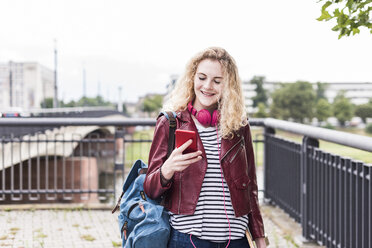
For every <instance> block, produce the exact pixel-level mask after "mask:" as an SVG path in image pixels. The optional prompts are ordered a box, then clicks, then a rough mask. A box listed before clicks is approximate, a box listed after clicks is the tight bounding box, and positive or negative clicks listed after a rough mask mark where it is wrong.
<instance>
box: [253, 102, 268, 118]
mask: <svg viewBox="0 0 372 248" xmlns="http://www.w3.org/2000/svg"><path fill="white" fill-rule="evenodd" d="M254 117H256V118H266V117H267V113H266V106H265V104H264V103H263V102H260V103H259V104H258V111H257V113H255V114H254Z"/></svg>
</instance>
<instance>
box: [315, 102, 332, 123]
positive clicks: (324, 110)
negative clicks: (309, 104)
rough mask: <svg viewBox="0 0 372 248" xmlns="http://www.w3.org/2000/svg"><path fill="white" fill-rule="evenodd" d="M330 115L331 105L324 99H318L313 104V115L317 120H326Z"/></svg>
mask: <svg viewBox="0 0 372 248" xmlns="http://www.w3.org/2000/svg"><path fill="white" fill-rule="evenodd" d="M331 115H332V105H331V104H330V103H329V102H328V101H327V100H326V99H323V98H322V99H320V100H319V101H318V102H317V103H316V105H315V117H316V118H317V119H318V121H319V122H322V121H325V120H327V118H328V117H330V116H331Z"/></svg>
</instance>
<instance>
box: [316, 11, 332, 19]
mask: <svg viewBox="0 0 372 248" xmlns="http://www.w3.org/2000/svg"><path fill="white" fill-rule="evenodd" d="M331 18H332V16H331V15H330V14H329V13H328V11H326V10H324V11H322V15H321V16H320V17H318V18H317V20H318V21H323V20H326V21H328V20H330V19H331Z"/></svg>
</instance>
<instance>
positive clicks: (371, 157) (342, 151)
mask: <svg viewBox="0 0 372 248" xmlns="http://www.w3.org/2000/svg"><path fill="white" fill-rule="evenodd" d="M337 130H338V131H343V132H349V133H354V134H359V135H366V136H371V137H372V135H370V134H367V133H366V132H365V131H364V130H363V129H355V128H351V129H345V128H342V129H341V128H339V129H337ZM153 133H154V129H153V128H151V129H149V130H144V131H138V132H136V133H135V134H134V136H133V139H136V140H137V139H148V140H152V138H153ZM276 135H277V136H279V137H283V138H285V139H288V140H291V141H294V142H296V143H302V136H301V135H296V134H292V133H289V132H284V131H281V130H276ZM252 138H253V140H255V139H258V140H263V128H256V127H254V128H252ZM150 146H151V143H127V144H126V155H125V156H126V163H125V165H126V167H127V168H130V167H131V166H132V164H133V162H134V161H135V160H137V159H142V160H143V161H144V162H145V163H147V162H148V154H149V151H150ZM263 147H264V145H263V143H262V142H258V143H253V149H254V152H255V159H256V165H257V166H261V165H262V164H263V155H264V149H263ZM319 147H320V149H322V150H323V151H326V152H329V153H332V154H335V155H340V156H343V157H350V158H352V159H354V160H360V161H363V162H364V163H372V153H370V152H366V151H362V150H359V149H355V148H351V147H346V146H342V145H338V144H334V143H331V142H326V141H322V140H320V141H319Z"/></svg>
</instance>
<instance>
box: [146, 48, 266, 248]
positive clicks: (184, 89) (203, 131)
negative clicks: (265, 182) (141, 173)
mask: <svg viewBox="0 0 372 248" xmlns="http://www.w3.org/2000/svg"><path fill="white" fill-rule="evenodd" d="M164 110H166V111H175V112H176V113H177V117H176V120H177V129H183V130H194V131H196V133H197V140H196V143H197V148H198V151H196V152H191V153H184V150H185V149H186V148H187V147H188V146H189V145H190V144H191V142H192V140H189V141H187V142H186V143H184V144H183V145H182V146H180V147H179V148H176V149H174V150H173V152H172V153H171V155H170V156H169V158H167V149H168V135H169V123H168V120H167V119H166V118H165V117H164V116H162V117H160V118H158V120H157V124H156V128H155V133H154V139H153V142H152V146H151V150H150V156H149V169H148V172H147V176H146V180H145V183H144V189H145V192H146V194H147V195H148V196H149V197H150V198H154V199H158V198H159V197H163V203H164V206H165V208H166V209H167V210H168V211H169V214H170V225H171V227H172V231H171V237H170V240H169V243H168V247H170V248H173V247H177V248H181V247H185V248H186V247H198V248H209V247H211V248H212V247H227V246H228V247H230V248H234V247H239V248H242V247H249V245H248V242H247V239H246V237H245V230H246V229H247V228H249V230H250V232H251V233H252V236H253V238H254V239H255V241H256V244H257V247H258V248H262V247H266V245H265V242H264V227H263V221H262V217H261V214H260V210H259V206H258V199H257V183H256V170H255V164H254V154H253V147H252V138H251V132H250V127H249V124H248V121H247V116H246V112H245V108H244V100H243V94H242V87H241V81H240V79H239V75H238V69H237V66H236V63H235V61H234V59H233V58H232V57H231V56H230V55H229V54H228V53H227V52H226V51H225V50H224V49H222V48H218V47H211V48H208V49H206V50H204V51H202V52H200V53H198V54H197V55H196V56H194V57H193V58H192V59H191V61H190V62H189V63H188V65H187V67H186V71H185V73H184V75H183V76H182V77H180V79H179V80H178V81H177V83H176V85H175V89H174V90H173V91H172V94H171V95H170V97H169V99H168V101H167V102H166V103H165V105H164Z"/></svg>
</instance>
